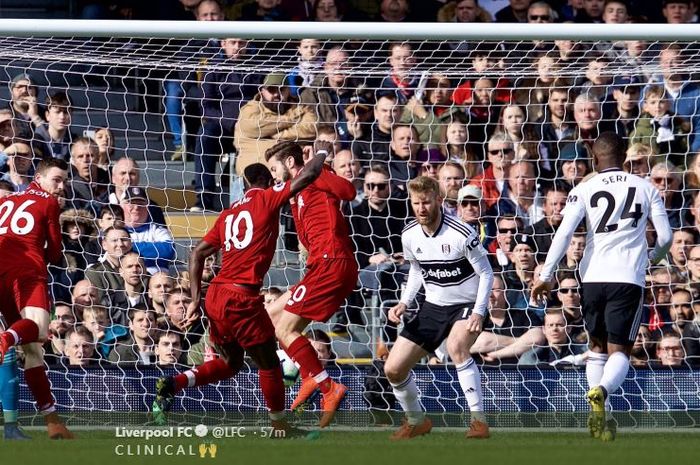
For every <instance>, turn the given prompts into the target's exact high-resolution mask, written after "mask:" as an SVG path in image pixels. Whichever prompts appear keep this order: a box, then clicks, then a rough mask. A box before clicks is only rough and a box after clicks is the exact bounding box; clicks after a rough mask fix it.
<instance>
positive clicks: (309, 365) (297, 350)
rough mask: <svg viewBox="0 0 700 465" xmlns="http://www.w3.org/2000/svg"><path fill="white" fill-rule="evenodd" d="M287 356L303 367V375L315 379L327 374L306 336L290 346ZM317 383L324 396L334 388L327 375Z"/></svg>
mask: <svg viewBox="0 0 700 465" xmlns="http://www.w3.org/2000/svg"><path fill="white" fill-rule="evenodd" d="M287 354H288V355H289V356H290V357H291V358H292V360H294V361H295V362H297V363H298V364H299V365H300V366H301V370H303V371H302V374H306V375H307V376H311V377H313V378H314V379H315V378H316V377H318V376H319V375H322V374H324V373H326V370H324V369H323V365H321V362H320V360H319V359H318V354H317V353H316V350H315V349H314V348H313V346H312V345H311V343H310V342H309V340H308V339H306V338H305V337H304V336H299V337H298V338H296V339H294V342H292V343H291V344H289V349H288V350H287ZM316 382H318V385H319V387H320V388H321V392H323V393H324V394H325V393H326V392H329V391H330V390H331V387H332V386H333V381H332V380H331V379H330V378H329V377H328V375H327V374H326V376H325V377H324V379H322V380H320V381H319V380H318V379H317V380H316Z"/></svg>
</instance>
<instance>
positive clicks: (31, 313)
mask: <svg viewBox="0 0 700 465" xmlns="http://www.w3.org/2000/svg"><path fill="white" fill-rule="evenodd" d="M21 315H22V318H26V319H28V320H32V321H33V322H34V323H36V325H37V327H38V328H39V339H38V340H39V341H40V342H43V341H45V340H46V338H48V337H49V320H50V316H49V312H48V311H47V310H45V309H43V308H40V307H24V308H23V309H22V311H21Z"/></svg>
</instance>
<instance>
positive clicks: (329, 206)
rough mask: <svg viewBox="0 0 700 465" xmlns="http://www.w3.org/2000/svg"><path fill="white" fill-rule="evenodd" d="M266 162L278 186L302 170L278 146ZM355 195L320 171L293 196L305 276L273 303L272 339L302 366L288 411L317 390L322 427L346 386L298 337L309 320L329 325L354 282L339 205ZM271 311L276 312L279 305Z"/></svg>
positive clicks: (340, 181) (352, 189)
mask: <svg viewBox="0 0 700 465" xmlns="http://www.w3.org/2000/svg"><path fill="white" fill-rule="evenodd" d="M265 159H266V160H267V163H268V166H269V167H270V171H271V172H272V174H273V176H275V177H276V180H277V181H278V182H280V181H285V180H287V179H290V178H292V177H294V176H296V175H297V173H298V172H299V171H300V170H301V169H302V168H303V167H304V165H303V160H302V157H301V156H291V155H290V154H289V153H287V152H284V151H281V150H278V149H277V146H275V147H272V148H270V149H268V150H267V152H265ZM356 194H357V192H356V191H355V186H353V185H352V183H351V182H350V181H348V180H346V179H344V178H342V177H340V176H337V175H335V173H333V172H332V171H331V170H330V169H329V168H327V167H324V170H323V172H322V173H321V175H320V176H319V177H318V179H317V180H316V181H314V183H313V184H311V185H310V186H309V187H308V188H306V189H305V190H304V191H303V192H301V193H299V194H297V195H296V197H295V198H294V204H293V205H292V215H293V216H294V224H295V225H296V228H297V234H298V236H299V240H300V241H301V243H302V245H303V246H304V247H306V249H307V250H308V251H309V258H308V259H307V262H306V274H305V275H304V278H303V279H302V280H301V281H300V282H299V283H298V284H297V285H296V286H294V287H292V288H291V289H290V290H289V291H288V292H287V293H286V294H284V295H283V296H282V297H280V299H279V300H278V302H280V301H281V302H286V303H285V304H284V309H283V311H282V312H281V314H279V317H277V316H275V320H276V322H275V329H276V334H277V339H278V340H279V341H280V344H281V345H282V346H283V348H284V349H285V351H286V352H287V354H288V355H289V356H290V357H291V358H292V359H293V360H294V361H295V362H297V363H298V364H299V365H300V366H301V374H302V377H303V382H302V385H301V388H300V390H299V394H298V395H297V398H296V399H295V400H294V402H293V403H292V409H295V408H297V407H298V406H299V405H301V404H302V403H304V402H306V400H307V399H308V398H309V397H310V396H311V395H312V394H313V392H314V391H315V390H316V388H320V389H321V393H322V394H323V399H322V401H321V407H322V410H323V415H322V416H321V428H323V427H326V426H328V425H329V424H330V422H331V420H332V419H333V416H334V415H335V411H336V410H337V409H338V406H339V405H340V402H342V400H343V398H344V397H345V394H346V393H347V388H346V387H345V386H343V385H342V384H340V383H336V382H335V381H333V380H332V379H330V377H329V376H328V373H327V372H326V370H325V369H324V368H323V366H322V364H321V362H320V361H319V359H318V356H317V354H316V351H315V350H314V348H313V346H312V345H311V343H310V342H309V340H308V339H307V338H306V337H304V336H302V334H301V333H302V331H303V330H304V329H305V328H306V327H307V326H308V324H309V323H310V322H311V321H321V322H325V321H328V319H329V318H330V317H331V316H333V314H334V313H335V312H336V311H338V308H339V307H340V306H341V305H342V303H343V301H344V300H345V298H346V297H347V296H348V295H349V294H350V293H351V292H352V291H353V289H355V285H356V284H357V273H358V270H357V262H356V261H355V256H354V254H353V247H352V244H351V242H350V233H349V230H348V225H347V222H346V220H345V217H344V216H343V214H342V213H341V211H340V201H341V200H346V201H349V200H353V199H354V198H355V195H356ZM283 299H284V300H283ZM275 307H277V308H279V304H277V305H275ZM274 311H275V310H274V309H273V312H274Z"/></svg>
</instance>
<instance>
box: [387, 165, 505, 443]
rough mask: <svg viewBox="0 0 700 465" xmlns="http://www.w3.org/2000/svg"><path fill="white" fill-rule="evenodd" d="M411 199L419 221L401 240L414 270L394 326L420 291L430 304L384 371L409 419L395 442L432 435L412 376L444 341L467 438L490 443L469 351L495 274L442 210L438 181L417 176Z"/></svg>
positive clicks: (411, 319)
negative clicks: (464, 409) (465, 409)
mask: <svg viewBox="0 0 700 465" xmlns="http://www.w3.org/2000/svg"><path fill="white" fill-rule="evenodd" d="M408 192H409V196H410V201H411V206H412V207H413V211H414V213H415V215H416V218H417V220H416V221H414V222H413V223H411V224H409V225H408V226H407V227H406V228H405V229H404V232H403V234H402V237H401V239H402V243H403V254H404V257H405V258H406V260H408V261H409V263H410V265H411V268H410V271H409V274H408V283H407V285H406V288H405V289H404V291H403V292H402V294H401V301H400V303H399V304H398V305H396V306H394V307H392V308H391V309H390V310H389V319H390V320H391V321H393V322H394V323H399V322H400V320H401V316H402V315H403V314H404V313H405V312H406V310H407V308H408V305H409V304H410V303H411V301H413V299H414V298H415V296H416V294H417V293H418V290H419V289H420V287H421V285H423V286H424V287H425V294H426V300H425V303H424V304H423V306H422V307H421V309H420V310H419V311H418V312H416V313H414V314H408V313H407V314H406V318H404V320H405V321H404V323H405V324H404V327H403V331H402V332H401V334H400V335H399V337H398V339H397V341H396V343H395V344H394V347H393V348H392V349H391V352H390V353H389V358H388V359H387V361H386V364H385V366H384V371H385V373H386V376H387V378H388V379H389V382H390V383H391V385H392V387H393V389H394V394H395V395H396V398H397V399H398V401H399V403H400V404H401V407H402V408H403V410H404V412H406V420H407V421H406V423H405V424H404V425H403V426H402V427H401V429H399V430H398V431H396V432H395V433H394V434H393V436H392V439H410V438H412V437H416V436H420V435H423V434H426V433H428V432H430V430H431V428H432V424H431V422H430V419H429V418H426V417H425V414H424V412H423V409H422V407H421V404H420V400H419V399H418V388H417V386H416V382H415V380H414V379H413V376H412V375H411V369H412V368H413V367H414V366H415V365H416V363H418V362H419V361H420V359H422V358H423V357H425V356H426V355H428V354H429V353H430V352H433V351H434V350H435V349H437V348H438V347H439V346H440V344H441V343H442V342H443V340H445V338H447V352H448V354H449V355H450V357H451V358H452V361H453V362H454V363H455V368H456V369H457V376H458V378H459V384H460V386H461V387H462V390H463V391H464V394H465V397H466V399H467V403H468V404H469V409H470V411H471V417H472V419H471V422H470V426H469V430H468V431H467V437H469V438H486V437H488V436H489V428H488V425H487V424H486V420H485V417H484V414H483V401H482V395H481V374H480V373H479V369H478V367H477V366H476V363H475V362H474V360H473V359H472V358H471V356H470V354H469V349H470V348H471V346H472V344H474V341H475V340H476V338H477V336H478V335H479V333H480V332H481V328H482V320H483V317H484V314H485V313H486V305H487V303H488V298H489V294H490V293H491V285H492V283H493V271H492V270H491V265H489V261H488V259H487V256H486V251H485V250H484V248H483V247H482V245H481V243H480V241H479V236H478V234H477V233H476V232H475V231H474V230H473V229H472V228H471V227H470V226H468V225H466V224H464V223H460V222H459V221H457V220H455V219H454V218H450V217H448V216H447V215H445V214H444V212H443V211H442V209H441V205H442V198H441V196H440V186H439V184H438V183H437V181H435V180H434V179H431V178H428V177H425V176H421V177H418V178H416V179H413V180H412V181H411V182H409V183H408Z"/></svg>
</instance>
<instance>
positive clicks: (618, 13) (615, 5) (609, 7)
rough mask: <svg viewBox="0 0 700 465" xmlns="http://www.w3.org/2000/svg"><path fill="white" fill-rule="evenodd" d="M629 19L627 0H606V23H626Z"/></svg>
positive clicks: (604, 12) (604, 8)
mask: <svg viewBox="0 0 700 465" xmlns="http://www.w3.org/2000/svg"><path fill="white" fill-rule="evenodd" d="M628 21H629V12H628V11H627V0H605V4H604V6H603V22H604V23H605V24H624V23H626V22H628Z"/></svg>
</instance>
